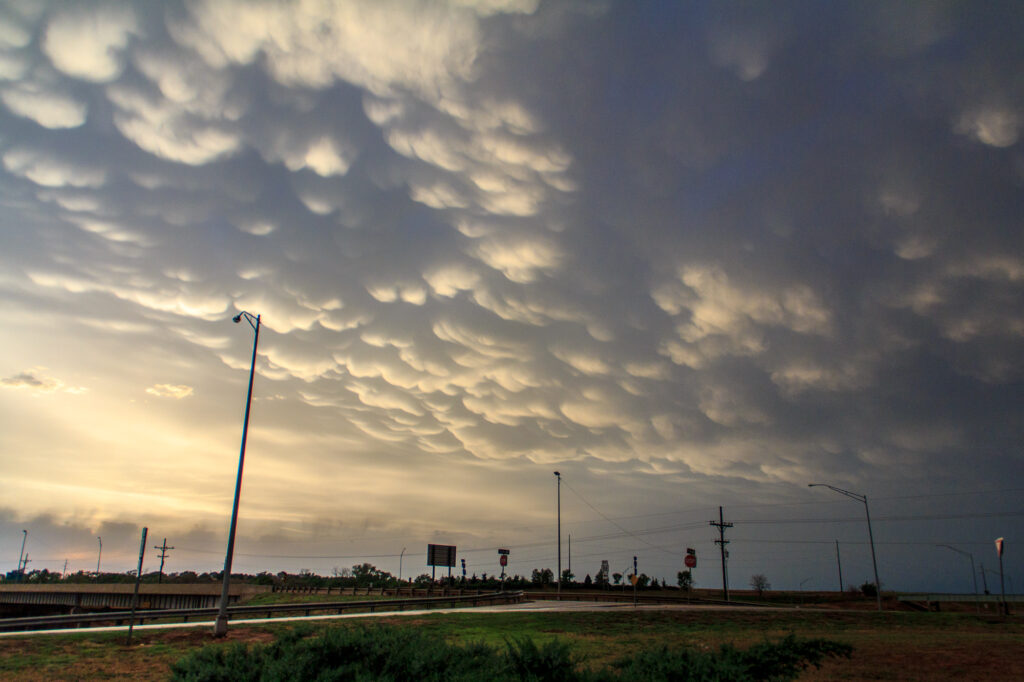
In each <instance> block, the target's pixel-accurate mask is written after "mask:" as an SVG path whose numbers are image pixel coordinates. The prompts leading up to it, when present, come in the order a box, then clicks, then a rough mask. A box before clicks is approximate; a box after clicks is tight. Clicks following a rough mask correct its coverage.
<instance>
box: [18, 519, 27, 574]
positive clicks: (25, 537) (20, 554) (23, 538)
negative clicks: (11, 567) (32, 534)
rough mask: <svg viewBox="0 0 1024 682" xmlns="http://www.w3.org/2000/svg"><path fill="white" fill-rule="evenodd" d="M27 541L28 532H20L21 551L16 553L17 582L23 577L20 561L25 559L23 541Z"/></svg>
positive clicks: (23, 570)
mask: <svg viewBox="0 0 1024 682" xmlns="http://www.w3.org/2000/svg"><path fill="white" fill-rule="evenodd" d="M26 540H28V531H27V530H23V531H21V551H20V552H18V582H19V583H20V582H22V579H23V578H24V577H25V569H23V568H22V567H21V560H22V559H24V558H25V541H26Z"/></svg>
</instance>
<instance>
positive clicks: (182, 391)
mask: <svg viewBox="0 0 1024 682" xmlns="http://www.w3.org/2000/svg"><path fill="white" fill-rule="evenodd" d="M194 391H195V389H193V388H192V387H191V386H185V385H184V384H154V385H153V386H150V387H149V388H147V389H146V393H148V394H149V395H154V396H156V397H158V398H174V399H175V400H181V399H182V398H188V397H189V396H191V395H192V394H193V393H194Z"/></svg>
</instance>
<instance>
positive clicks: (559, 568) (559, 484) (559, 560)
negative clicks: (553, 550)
mask: <svg viewBox="0 0 1024 682" xmlns="http://www.w3.org/2000/svg"><path fill="white" fill-rule="evenodd" d="M555 478H556V479H558V483H557V491H558V492H557V496H558V497H557V499H558V576H557V578H558V582H557V583H556V585H557V586H558V587H557V597H556V599H558V600H559V601H561V600H562V474H560V473H559V472H557V471H556V472H555Z"/></svg>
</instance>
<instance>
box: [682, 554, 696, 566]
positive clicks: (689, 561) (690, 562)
mask: <svg viewBox="0 0 1024 682" xmlns="http://www.w3.org/2000/svg"><path fill="white" fill-rule="evenodd" d="M683 563H684V564H686V567H687V568H696V567H697V557H695V556H693V555H692V554H687V555H686V558H685V559H683Z"/></svg>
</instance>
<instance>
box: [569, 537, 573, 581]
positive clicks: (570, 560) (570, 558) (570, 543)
mask: <svg viewBox="0 0 1024 682" xmlns="http://www.w3.org/2000/svg"><path fill="white" fill-rule="evenodd" d="M569 573H570V574H572V533H569Z"/></svg>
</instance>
